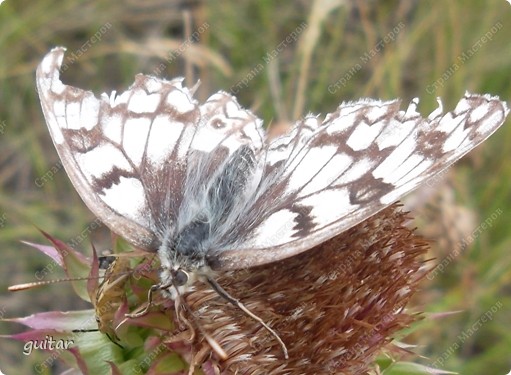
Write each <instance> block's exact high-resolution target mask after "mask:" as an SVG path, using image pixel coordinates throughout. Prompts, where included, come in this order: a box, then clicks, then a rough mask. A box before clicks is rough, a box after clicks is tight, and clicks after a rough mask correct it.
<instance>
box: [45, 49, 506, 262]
mask: <svg viewBox="0 0 511 375" xmlns="http://www.w3.org/2000/svg"><path fill="white" fill-rule="evenodd" d="M63 54H64V49H63V48H55V49H54V50H52V51H51V52H50V53H49V54H48V55H47V56H46V57H45V58H44V60H43V61H42V63H41V65H40V66H39V68H38V71H37V86H38V90H39V95H40V98H41V103H42V107H43V111H44V114H45V117H46V122H47V124H48V127H49V129H50V133H51V135H52V138H53V142H54V144H55V146H56V148H57V151H58V153H59V155H60V158H61V160H62V163H63V164H64V167H65V169H66V171H67V173H68V175H69V177H70V179H71V180H72V182H73V184H74V186H75V188H76V189H77V191H78V193H79V194H80V196H81V197H82V199H83V200H84V201H85V203H86V204H87V206H88V207H89V209H90V210H91V211H92V212H93V213H94V214H95V215H96V216H98V217H99V218H100V219H101V220H102V221H103V222H104V223H105V224H106V225H107V226H109V227H110V229H111V230H112V231H114V232H116V233H118V234H119V235H121V236H122V237H124V238H126V239H127V240H128V241H130V242H131V243H133V244H135V245H136V246H139V247H142V248H145V249H147V250H151V251H155V250H158V248H160V258H162V263H172V261H173V255H172V254H170V253H171V252H174V253H176V252H177V253H179V254H180V255H185V256H186V255H187V254H188V247H187V246H188V245H190V244H192V245H193V246H191V247H200V250H197V251H192V252H190V254H191V255H193V256H196V255H197V254H199V255H201V256H203V257H204V259H206V260H207V262H206V265H209V266H210V267H212V268H215V269H237V268H246V267H252V266H256V265H261V264H265V263H269V262H273V261H276V260H279V259H283V258H286V257H289V256H292V255H295V254H298V253H300V252H303V251H305V250H308V249H310V248H312V247H314V246H316V245H318V244H320V243H321V242H323V241H325V240H328V239H329V238H332V237H334V236H336V235H337V234H339V233H341V232H343V231H345V230H347V229H349V228H351V227H353V226H354V225H356V224H358V223H360V222H362V221H363V220H365V219H367V218H369V217H370V216H371V215H374V214H375V213H377V212H378V211H380V210H382V209H384V208H385V207H387V206H389V205H390V204H392V203H393V202H394V201H396V200H398V199H400V198H401V197H402V196H403V195H404V194H406V193H408V192H410V191H411V190H413V189H414V188H416V187H417V186H418V185H419V184H421V183H422V182H424V181H426V180H427V179H428V178H430V177H432V176H434V175H435V174H438V173H439V172H441V171H443V170H444V169H446V168H447V167H449V165H451V164H452V163H454V162H455V161H456V160H458V159H459V158H461V157H462V156H463V155H465V154H466V153H467V152H469V151H470V150H471V149H473V148H474V147H476V146H477V145H478V144H480V143H481V142H483V141H484V140H485V139H486V138H487V137H489V136H490V135H491V134H492V133H493V132H495V131H496V130H497V129H498V128H499V127H500V126H501V125H502V124H503V122H504V120H505V118H506V116H507V115H508V113H509V109H508V108H507V106H506V104H505V103H504V102H502V101H500V100H499V99H498V98H496V97H490V96H488V95H473V94H468V93H467V94H466V95H465V97H464V98H463V99H461V101H460V102H459V103H458V105H457V106H456V108H455V109H454V110H453V111H452V112H448V113H446V114H443V110H442V106H441V103H440V102H439V108H438V109H437V110H435V111H434V112H433V113H431V114H430V115H429V116H428V117H427V118H423V117H421V115H420V114H419V113H418V112H417V104H418V100H414V101H412V103H411V104H410V105H409V107H408V108H407V109H406V111H403V110H401V109H400V106H401V103H400V101H397V100H396V101H389V102H382V101H378V100H370V99H365V100H360V101H357V102H351V103H343V104H341V105H340V106H339V108H338V109H337V110H336V111H335V112H333V113H331V114H329V115H327V116H326V117H325V119H320V118H319V117H318V116H312V115H309V116H307V117H306V118H305V119H303V120H302V121H299V122H297V123H296V124H295V126H294V127H293V128H292V129H291V131H290V132H289V133H288V134H286V135H283V136H281V137H279V138H276V139H275V140H273V141H267V140H266V139H265V135H264V131H263V129H262V122H261V120H259V119H258V118H256V117H255V116H254V115H253V114H252V113H250V112H249V111H247V110H244V109H243V108H241V107H240V106H239V105H238V103H237V102H236V99H235V98H234V97H232V96H231V95H229V94H227V93H223V92H219V93H217V94H214V95H213V96H211V97H210V98H209V99H208V100H207V101H206V102H205V103H204V104H202V105H199V104H198V103H197V102H196V101H195V99H193V90H189V89H187V88H185V87H183V86H182V83H181V82H182V80H180V79H174V80H172V81H165V80H162V79H158V78H154V77H149V76H144V75H138V76H137V77H136V80H135V83H134V84H133V85H132V86H131V87H130V88H129V89H128V90H127V91H126V92H124V93H122V94H121V95H118V96H116V94H115V92H114V93H112V94H111V95H110V96H108V95H106V94H103V95H102V96H101V98H100V99H97V98H96V97H94V95H93V94H92V92H88V91H83V90H80V89H77V88H74V87H70V86H66V85H64V84H63V83H62V82H61V81H60V80H59V73H58V69H59V67H60V66H61V64H62V59H63ZM222 215H223V216H222ZM194 231H195V232H194ZM169 236H170V237H172V236H173V237H174V239H173V241H168V238H169ZM169 244H170V246H168V245H169ZM161 249H163V250H161ZM176 249H177V250H176ZM162 254H163V256H162ZM168 254H170V255H168ZM191 264H193V262H192V263H191ZM167 266H168V264H167Z"/></svg>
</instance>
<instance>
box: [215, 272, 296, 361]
mask: <svg viewBox="0 0 511 375" xmlns="http://www.w3.org/2000/svg"><path fill="white" fill-rule="evenodd" d="M207 280H208V282H209V284H210V285H211V287H212V288H213V289H214V290H215V291H216V292H217V293H218V294H219V295H220V296H222V297H223V298H225V299H226V300H227V301H229V302H230V303H232V304H233V305H234V306H236V307H238V308H239V309H240V310H241V311H243V312H244V313H245V314H247V315H248V316H249V317H251V318H252V319H254V320H255V321H257V322H259V323H260V324H261V325H262V326H263V327H264V328H265V329H266V330H267V331H268V332H270V333H271V334H272V336H273V337H275V339H276V340H277V341H278V343H279V344H280V346H281V347H282V351H283V352H284V358H285V359H289V354H288V352H287V347H286V344H284V341H282V339H281V338H280V336H279V335H278V333H277V332H275V331H274V330H273V329H272V328H271V327H270V326H269V325H268V324H266V323H265V322H264V320H262V319H261V318H260V317H258V316H257V315H256V314H254V313H253V312H252V311H250V310H249V309H247V308H246V307H245V305H244V304H243V303H241V301H240V300H238V299H236V298H234V297H233V296H231V295H230V294H229V293H227V291H226V290H225V289H224V288H222V287H221V286H220V284H218V283H217V282H216V281H215V280H213V279H211V278H209V277H207Z"/></svg>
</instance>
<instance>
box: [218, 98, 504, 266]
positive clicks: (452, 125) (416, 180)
mask: <svg viewBox="0 0 511 375" xmlns="http://www.w3.org/2000/svg"><path fill="white" fill-rule="evenodd" d="M417 104H418V100H414V101H413V102H412V103H411V104H410V106H409V107H408V109H407V110H406V112H403V111H401V110H400V109H399V108H400V102H399V101H390V102H381V101H376V100H361V101H358V102H354V103H347V104H342V105H341V106H340V107H339V108H338V109H337V111H336V112H334V113H332V114H329V115H327V117H326V119H325V120H324V121H323V122H320V120H319V119H318V118H316V117H313V116H308V117H307V118H306V119H305V120H303V121H301V122H298V123H297V124H296V125H295V127H294V128H293V129H292V131H291V132H290V133H289V134H288V135H284V136H282V137H280V138H277V139H276V140H274V141H273V142H272V143H271V144H270V145H269V146H268V149H267V154H266V158H265V168H264V173H263V177H262V184H261V186H260V187H259V190H258V192H257V195H256V196H255V198H254V202H253V204H252V206H251V208H250V209H248V210H247V211H246V214H245V216H244V217H243V218H242V220H240V222H239V225H238V226H236V228H235V229H233V230H232V231H231V233H230V234H229V237H227V238H225V239H224V240H226V242H225V243H224V244H223V246H224V247H225V248H222V251H219V252H212V253H211V254H210V256H209V262H210V264H211V265H212V266H213V267H214V268H218V269H236V268H244V267H251V266H255V265H260V264H265V263H269V262H274V261H277V260H280V259H284V258H286V257H289V256H292V255H295V254H298V253H300V252H302V251H305V250H307V249H310V248H312V247H314V246H316V245H318V244H320V243H322V242H323V241H326V240H328V239H329V238H332V237H334V236H335V235H337V234H339V233H341V232H343V231H345V230H347V229H349V228H351V227H353V226H354V225H356V224H358V223H360V222H362V221H363V220H365V219H367V218H368V217H370V216H372V215H374V214H375V213H377V212H378V211H380V210H382V209H384V208H385V207H387V206H389V205H390V204H391V203H393V202H394V201H396V200H398V199H400V198H401V197H402V196H403V195H405V194H406V193H408V192H410V191H411V190H413V189H414V188H416V187H417V186H418V185H419V184H421V183H422V182H424V181H426V180H427V179H429V178H430V177H432V176H434V175H436V174H438V173H440V172H441V171H443V170H444V169H446V168H447V167H449V166H450V165H451V164H452V163H454V162H455V161H456V160H458V159H459V158H461V157H462V156H463V155H465V154H466V153H467V152H469V151H470V150H471V149H473V148H474V147H476V146H477V145H478V144H480V143H481V142H482V141H484V140H485V139H486V138H487V137H489V136H490V135H491V134H492V133H493V132H494V131H495V130H496V129H498V128H499V127H500V126H501V125H502V123H503V122H504V120H505V118H506V116H507V114H508V113H509V110H508V108H507V106H506V104H505V103H504V102H501V101H500V100H498V98H495V97H490V96H480V95H471V94H468V93H467V94H466V95H465V97H464V98H463V99H462V100H461V101H460V102H459V103H458V105H457V107H456V108H455V110H454V111H452V112H449V113H447V114H445V115H443V114H442V108H441V103H440V102H439V104H440V107H439V108H438V109H437V110H436V111H434V112H433V113H432V114H431V115H430V116H429V117H428V118H423V117H421V115H420V114H419V113H418V112H417V111H416V107H417ZM240 239H241V240H240Z"/></svg>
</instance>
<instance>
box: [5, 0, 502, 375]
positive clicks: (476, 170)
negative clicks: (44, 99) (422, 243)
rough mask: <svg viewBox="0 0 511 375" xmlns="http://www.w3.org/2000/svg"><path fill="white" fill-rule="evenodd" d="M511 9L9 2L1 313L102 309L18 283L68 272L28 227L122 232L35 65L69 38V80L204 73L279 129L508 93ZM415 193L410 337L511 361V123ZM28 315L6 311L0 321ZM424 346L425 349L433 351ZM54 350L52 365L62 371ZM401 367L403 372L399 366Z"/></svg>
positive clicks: (428, 354)
mask: <svg viewBox="0 0 511 375" xmlns="http://www.w3.org/2000/svg"><path fill="white" fill-rule="evenodd" d="M509 40H511V5H510V4H509V3H508V2H507V1H505V0H489V1H486V2H482V1H475V0H469V1H461V0H453V1H448V2H443V1H412V0H401V1H400V0H394V1H390V0H389V1H379V2H376V1H369V0H358V1H341V0H317V1H306V0H294V1H287V2H283V1H281V2H274V1H231V0H227V1H222V2H213V1H200V0H196V1H172V0H148V1H144V2H141V1H140V2H139V1H135V0H122V1H116V2H113V1H106V0H91V1H79V0H66V1H50V0H39V1H37V2H33V1H27V0H16V1H15V0H6V1H4V2H3V3H1V4H0V53H1V56H2V57H1V59H0V85H1V89H0V249H1V251H2V259H1V262H0V274H1V275H2V277H1V278H0V293H1V300H0V317H2V318H7V317H14V316H23V315H28V314H31V313H35V312H41V311H48V310H62V311H66V310H69V309H78V308H83V307H85V308H88V307H89V306H86V305H85V303H83V302H80V301H77V300H76V299H71V297H70V295H71V294H72V292H71V286H70V285H66V283H63V284H58V285H51V286H46V287H44V288H42V289H41V288H39V289H34V290H30V291H25V292H18V293H16V294H14V293H8V292H7V287H8V286H9V285H12V284H16V283H22V282H28V281H36V280H41V279H42V280H52V279H58V278H59V277H63V273H62V272H60V270H57V267H55V266H54V265H53V264H52V262H50V261H49V258H45V257H44V256H43V255H41V254H39V253H37V252H36V251H35V250H33V249H31V248H29V247H28V246H27V245H24V244H22V243H21V242H20V241H21V240H25V241H33V242H38V243H46V242H45V239H44V238H43V236H42V235H41V234H40V232H39V231H38V229H37V228H41V229H43V230H45V231H46V232H48V233H50V234H52V235H53V236H55V237H57V238H60V239H61V240H63V241H65V242H67V243H70V244H73V245H74V246H75V247H77V248H79V249H81V250H83V252H84V253H85V254H87V255H90V253H91V241H93V242H94V245H95V246H96V247H97V248H99V249H104V248H108V247H109V241H110V238H109V236H110V235H109V233H108V231H107V230H106V229H105V228H104V227H98V225H97V222H95V221H94V217H93V216H92V214H91V213H90V212H89V211H88V210H87V208H86V207H85V205H84V204H83V203H82V201H81V200H80V198H79V197H78V195H77V194H76V192H75V191H74V189H73V187H72V186H71V184H70V182H69V180H68V178H67V176H66V174H65V172H64V170H63V168H62V167H61V164H60V163H59V159H58V156H57V153H56V151H55V149H54V147H53V144H52V142H51V139H50V136H49V133H48V131H47V128H46V125H45V122H44V119H43V115H42V111H41V108H40V104H39V102H38V98H37V93H36V89H35V69H36V66H37V64H38V63H39V62H40V60H41V59H42V57H43V55H44V54H45V53H46V52H48V51H49V49H51V48H52V47H54V46H57V45H63V46H66V47H67V49H68V51H67V54H66V58H67V60H65V62H64V63H65V65H64V69H63V73H62V79H63V81H64V82H65V83H67V84H72V85H75V86H79V87H81V88H85V89H89V90H93V91H94V92H95V93H96V94H100V93H101V92H104V91H107V92H110V91H111V90H118V91H122V90H124V89H125V88H127V87H128V86H129V85H130V84H131V83H132V82H133V76H134V75H135V74H136V73H139V72H143V73H146V74H151V75H157V76H159V77H162V78H169V79H170V78H173V77H176V76H185V77H186V83H187V85H188V86H192V85H193V84H194V83H195V82H196V81H197V80H199V79H200V81H201V84H200V87H199V89H198V93H197V97H198V98H199V99H200V100H204V99H205V98H207V97H208V96H209V95H211V94H212V93H214V92H216V91H218V90H225V91H228V92H231V93H232V94H235V95H236V96H237V97H238V100H239V101H240V103H241V104H242V105H243V106H245V107H247V108H251V109H252V110H253V111H254V112H256V113H257V114H258V115H259V117H261V118H263V119H264V120H265V123H266V124H271V126H272V131H276V132H279V131H280V129H285V127H286V126H287V125H288V124H289V123H290V122H293V121H294V120H296V119H299V118H300V117H302V116H304V115H305V114H307V113H308V112H313V113H326V112H332V111H334V110H335V108H336V107H337V105H338V104H339V103H340V102H342V101H347V100H356V99H358V98H360V97H374V98H381V99H393V98H402V99H403V101H404V103H403V107H406V106H407V105H408V102H409V101H410V100H411V99H412V98H414V97H419V98H420V99H421V102H420V106H419V109H420V111H421V112H422V113H423V114H425V115H427V114H429V113H430V112H431V111H433V110H434V109H435V108H436V106H437V103H436V97H437V96H441V97H442V98H443V103H444V106H445V108H446V109H448V110H450V109H452V108H453V107H454V106H455V104H456V103H457V102H458V100H459V99H460V98H461V97H462V96H463V94H464V92H465V91H466V90H468V91H471V92H478V93H491V94H493V95H499V96H500V97H501V98H502V99H503V100H506V101H508V102H509V100H510V98H511V71H510V67H511V43H509ZM509 122H510V120H508V121H507V125H504V126H503V128H502V129H500V130H499V131H498V132H497V134H496V135H495V136H494V137H492V138H491V139H489V140H488V141H487V142H486V143H485V144H484V145H483V146H482V147H479V148H478V149H476V150H475V151H474V152H472V153H470V155H469V156H468V157H465V158H464V159H463V160H462V161H460V162H459V163H457V164H456V166H455V167H454V168H450V169H449V170H448V171H447V172H446V173H444V174H443V175H442V176H439V177H438V178H436V179H434V181H430V182H428V183H427V184H426V185H425V187H424V188H423V189H421V190H419V191H417V192H416V193H414V194H413V195H411V196H410V197H409V198H407V200H406V204H407V207H408V208H409V209H411V210H412V215H413V216H414V217H415V218H416V220H415V222H414V223H413V224H412V225H414V226H417V227H418V231H419V232H420V233H421V234H423V235H424V236H426V237H427V238H429V239H431V240H432V246H431V252H430V254H429V259H432V258H434V260H432V261H431V262H429V265H430V266H433V265H434V264H440V267H439V268H437V269H435V270H433V271H432V272H431V273H430V274H429V276H428V277H427V278H425V279H424V282H423V289H422V290H421V291H420V292H419V293H418V294H417V295H416V299H415V301H414V304H413V305H411V306H409V308H410V309H411V310H412V311H416V312H424V319H422V320H421V321H420V322H418V323H417V324H415V325H414V326H413V327H411V328H410V330H409V332H405V333H403V336H402V337H399V339H400V340H401V341H402V342H405V343H407V344H411V345H416V347H414V348H410V350H411V351H412V352H415V353H417V354H418V355H417V356H413V355H410V356H408V357H405V358H403V360H404V361H413V362H415V363H421V364H424V365H427V366H432V367H437V368H439V369H442V370H449V371H457V372H459V373H462V374H482V373H485V374H507V373H508V372H509V371H510V369H511V329H510V327H511V251H510V248H511V229H510V228H511V214H510V211H511V189H510V188H509V183H510V181H511V164H510V162H509V160H511V125H510V124H509ZM21 330H22V327H18V326H16V325H14V324H8V323H5V322H0V334H4V335H5V334H10V333H15V332H20V331H21ZM0 340H1V344H0V345H1V347H2V350H1V351H0V370H2V371H3V372H4V373H6V374H8V375H9V374H14V373H23V374H30V373H34V374H35V373H38V372H36V371H35V370H34V366H35V365H36V364H37V363H40V362H41V361H44V360H45V359H47V358H48V354H47V353H44V352H41V351H37V352H34V353H32V354H31V355H30V356H24V355H23V354H22V344H21V343H17V342H13V341H10V340H7V339H0ZM419 355H420V356H421V357H420V356H419ZM58 369H59V368H58V365H57V364H55V367H54V370H55V371H57V370H58ZM388 373H389V374H390V373H392V372H390V371H389V372H388Z"/></svg>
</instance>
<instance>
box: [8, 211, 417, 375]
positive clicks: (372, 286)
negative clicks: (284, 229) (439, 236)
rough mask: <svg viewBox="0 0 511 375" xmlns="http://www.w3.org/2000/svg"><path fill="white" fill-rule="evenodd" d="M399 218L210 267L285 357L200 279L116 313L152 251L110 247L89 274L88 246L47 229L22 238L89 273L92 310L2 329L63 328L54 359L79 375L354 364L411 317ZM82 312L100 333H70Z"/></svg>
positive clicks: (151, 272)
mask: <svg viewBox="0 0 511 375" xmlns="http://www.w3.org/2000/svg"><path fill="white" fill-rule="evenodd" d="M408 220H409V218H408V216H407V214H406V213H403V212H401V211H400V209H399V205H393V206H391V207H389V208H388V209H386V210H384V211H382V212H381V213H379V214H377V215H375V216H373V217H372V218H370V219H369V220H366V221H364V222H363V223H361V224H359V225H357V226H356V227H354V228H352V229H350V230H348V231H346V232H344V233H342V234H340V235H338V236H336V237H334V238H332V239H331V240H329V241H326V242H324V243H323V244H321V245H320V246H318V247H316V248H314V249H311V250H310V251H307V252H305V253H303V254H300V255H298V256H295V257H292V258H289V259H285V260H282V261H279V262H276V263H273V264H269V265H265V266H259V267H255V268H251V269H246V270H238V271H231V272H227V273H222V274H218V275H216V280H217V282H218V283H219V284H220V285H221V286H222V287H223V288H224V289H225V290H226V291H227V292H228V293H229V294H230V295H232V296H233V297H234V298H236V299H238V300H240V301H241V302H242V303H243V304H244V305H245V306H246V307H247V308H248V309H249V310H250V311H251V312H252V313H254V314H255V315H257V316H259V317H260V318H261V319H262V320H263V321H264V322H265V323H266V324H268V325H269V326H271V327H272V329H273V330H275V331H276V332H277V334H278V335H279V337H280V338H281V339H282V340H283V342H284V343H285V344H286V347H287V349H288V352H289V359H286V358H284V355H283V350H282V347H281V345H279V343H278V341H277V340H276V338H275V337H274V336H273V335H272V334H271V333H270V332H269V331H268V330H266V329H265V328H264V327H263V326H262V325H261V324H260V323H259V322H257V321H256V320H254V319H253V318H251V317H249V316H248V315H247V314H245V313H244V312H243V311H241V310H240V309H239V308H238V307H236V306H234V305H233V304H231V303H229V302H228V301H226V300H225V299H224V298H222V297H221V296H220V295H218V293H216V292H215V291H214V290H212V289H211V287H210V286H209V285H208V284H205V283H202V282H200V281H198V282H197V283H196V284H195V285H194V287H193V288H192V289H191V290H190V291H189V292H187V293H186V294H184V295H182V296H181V297H180V302H179V304H178V305H177V306H176V303H175V302H174V301H172V300H171V299H170V298H168V297H167V296H166V295H165V294H163V293H155V294H154V296H153V298H152V301H151V305H150V306H149V308H148V311H147V313H146V314H143V315H141V316H139V317H136V318H128V317H126V314H127V313H129V312H130V311H131V312H133V311H140V310H141V309H142V308H143V307H144V306H146V303H147V301H146V296H147V293H148V290H149V289H150V287H151V285H153V284H156V283H157V282H158V277H157V267H155V265H154V264H153V261H154V259H153V258H154V257H152V256H150V255H146V256H144V257H142V258H138V260H137V262H135V259H136V258H131V257H130V258H128V257H119V258H118V261H119V264H116V265H115V266H111V268H110V270H109V271H108V272H107V273H106V274H105V275H104V281H103V282H102V283H98V282H97V277H96V276H97V275H98V274H99V271H98V270H99V265H98V264H99V263H98V259H97V257H96V256H95V255H94V256H93V257H92V259H84V258H83V257H80V256H79V255H78V253H76V251H74V250H73V249H71V248H69V247H67V246H66V245H65V244H63V243H62V242H60V241H57V240H55V239H53V238H52V237H50V236H48V238H49V239H50V240H51V241H52V243H53V246H54V248H49V247H43V246H41V245H34V246H35V247H37V248H38V249H40V250H43V251H45V253H47V254H49V255H50V256H52V257H54V259H58V263H59V264H61V265H62V266H63V267H64V268H65V269H66V272H68V274H69V276H70V277H75V276H77V275H80V276H83V275H87V274H88V275H89V276H90V280H89V281H88V282H87V285H86V287H84V285H83V283H82V286H81V287H80V286H79V285H80V284H79V283H78V282H75V283H74V285H75V290H77V293H78V294H79V295H80V296H82V297H83V298H84V299H87V300H89V301H92V304H93V305H94V306H95V310H94V309H91V310H87V311H76V312H68V313H61V312H51V313H41V314H36V315H34V316H31V317H27V318H18V319H11V321H16V322H19V323H22V324H25V325H27V326H29V327H31V328H32V331H30V332H28V333H24V334H20V335H14V336H12V337H13V338H16V339H20V340H25V341H26V340H29V341H30V340H35V339H42V338H44V337H45V336H46V335H51V336H52V337H59V338H61V337H67V338H72V339H73V340H74V344H73V345H72V347H71V348H69V349H68V350H67V351H64V350H62V351H61V352H60V353H61V354H62V355H60V356H59V358H60V359H62V360H65V361H66V362H67V363H68V364H69V365H70V366H72V367H74V368H79V369H80V371H82V373H84V374H106V373H113V374H142V373H146V374H174V373H175V374H183V373H184V374H185V373H187V372H190V373H192V371H194V369H196V370H197V369H199V368H201V369H202V371H203V373H205V374H235V373H238V374H364V373H367V371H369V370H370V369H371V368H372V367H373V366H374V361H375V358H376V356H377V355H378V354H381V353H382V350H384V348H386V347H388V345H389V343H391V341H392V340H393V337H394V336H395V334H396V333H397V332H399V331H400V330H401V329H402V328H404V327H407V326H409V325H410V324H411V323H412V322H413V321H414V320H416V319H417V315H416V314H411V313H409V312H408V311H407V310H406V305H407V303H408V302H409V300H410V298H411V297H412V295H413V294H414V292H415V291H416V290H417V286H418V283H419V281H420V280H421V278H422V277H423V276H424V275H425V271H424V267H423V264H424V261H423V255H424V253H425V252H426V250H427V244H426V242H425V241H424V240H423V239H422V238H420V237H419V236H417V235H415V234H414V232H413V230H410V229H409V228H407V227H406V223H407V221H408ZM50 249H52V250H50ZM138 255H140V254H138ZM71 270H73V272H71ZM84 291H86V292H85V293H84ZM176 311H177V313H176ZM84 319H85V320H86V321H87V322H88V323H87V324H86V326H87V328H90V327H91V326H97V325H96V324H95V322H96V321H97V322H98V323H99V327H100V328H101V331H103V333H102V332H77V329H82V328H83V327H84V326H85V325H84V323H83V322H84ZM90 322H93V323H94V324H90ZM107 334H108V337H110V339H109V338H108V337H107ZM65 352H67V353H65ZM69 353H71V354H72V356H69ZM223 353H225V354H226V355H227V358H225V359H223V358H222V354H223ZM64 354H66V355H64Z"/></svg>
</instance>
